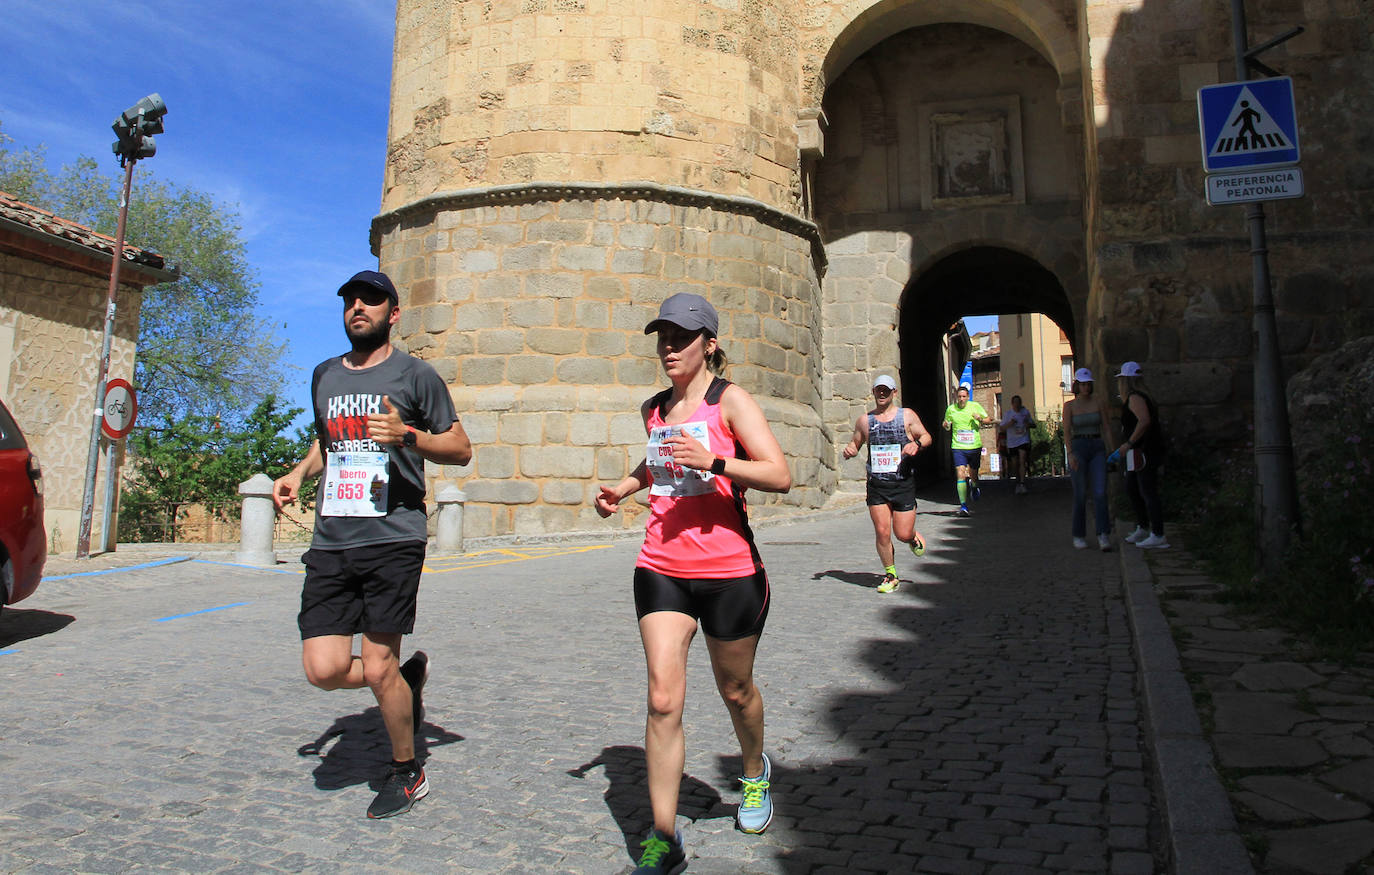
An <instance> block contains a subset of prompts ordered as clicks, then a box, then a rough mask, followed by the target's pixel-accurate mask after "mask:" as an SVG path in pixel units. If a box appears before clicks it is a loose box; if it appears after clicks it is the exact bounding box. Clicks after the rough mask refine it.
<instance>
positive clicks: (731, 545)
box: [636, 377, 759, 578]
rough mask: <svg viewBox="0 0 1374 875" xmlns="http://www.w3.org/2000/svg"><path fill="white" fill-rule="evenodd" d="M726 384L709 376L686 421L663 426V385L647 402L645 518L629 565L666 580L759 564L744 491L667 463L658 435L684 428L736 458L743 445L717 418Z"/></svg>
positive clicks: (728, 573) (734, 572)
mask: <svg viewBox="0 0 1374 875" xmlns="http://www.w3.org/2000/svg"><path fill="white" fill-rule="evenodd" d="M728 386H730V383H729V382H727V381H726V380H722V379H720V378H719V377H717V378H715V379H714V380H713V381H712V383H711V386H710V387H709V388H708V389H707V390H706V398H705V399H704V400H703V401H702V403H701V406H700V407H698V408H697V409H696V410H695V411H693V413H692V415H691V416H690V417H689V418H688V420H687V421H686V422H682V423H677V424H674V425H665V424H664V423H663V406H664V405H665V404H666V403H667V401H668V396H669V394H670V393H671V391H672V390H671V389H669V390H665V391H663V392H660V393H659V394H658V395H655V396H654V398H653V399H652V401H653V409H652V411H651V412H650V414H649V442H648V445H647V447H646V449H645V470H646V471H647V472H648V475H649V483H650V485H649V521H648V523H647V524H646V525H645V529H644V546H643V547H642V548H641V549H640V551H639V560H638V562H637V563H636V565H638V566H639V567H641V568H647V569H649V570H650V571H657V572H658V573H659V574H666V575H669V576H671V577H686V578H722V577H747V576H749V575H751V574H753V573H754V571H755V569H756V568H757V567H758V565H759V560H758V552H757V551H756V550H755V548H754V535H753V532H752V531H751V530H750V529H749V516H748V512H747V509H746V506H745V502H744V489H743V488H738V487H736V486H735V484H734V483H733V482H732V481H731V480H730V478H728V477H725V476H723V475H719V474H712V473H711V472H710V471H696V470H693V469H691V468H684V467H681V466H679V465H675V464H673V460H672V454H671V453H670V452H669V451H668V448H667V447H666V446H664V445H663V441H664V439H666V438H668V437H670V436H671V435H673V434H676V433H678V432H679V431H685V432H687V433H688V434H689V435H691V436H692V437H694V438H696V439H697V440H698V441H700V442H701V443H702V444H703V445H704V446H705V447H706V448H707V449H708V450H710V451H711V452H712V453H714V454H716V455H717V456H724V457H726V458H731V457H734V458H743V457H744V451H743V448H742V447H740V446H739V444H738V443H737V442H736V441H735V436H734V434H733V433H731V432H730V431H729V430H727V429H726V428H725V425H724V424H723V423H722V422H721V421H720V398H721V395H722V394H723V393H724V392H725V389H726V388H727V387H728Z"/></svg>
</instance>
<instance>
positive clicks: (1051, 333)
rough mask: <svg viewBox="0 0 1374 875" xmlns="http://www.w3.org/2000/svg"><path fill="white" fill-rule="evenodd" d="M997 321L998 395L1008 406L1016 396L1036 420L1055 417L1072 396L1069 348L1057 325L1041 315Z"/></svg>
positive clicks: (1006, 316)
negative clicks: (999, 350)
mask: <svg viewBox="0 0 1374 875" xmlns="http://www.w3.org/2000/svg"><path fill="white" fill-rule="evenodd" d="M997 318H998V327H999V328H1000V329H1001V332H1002V356H1001V360H1002V392H1003V396H1004V397H1005V399H1006V401H1007V403H1008V404H1010V403H1011V396H1013V395H1020V396H1021V403H1022V404H1024V405H1025V406H1026V407H1028V408H1030V411H1031V413H1032V415H1034V416H1035V418H1036V419H1041V418H1043V417H1045V416H1050V415H1057V414H1059V412H1060V410H1061V409H1062V408H1063V406H1064V402H1065V401H1066V400H1068V398H1069V397H1071V395H1072V394H1073V393H1072V392H1071V391H1070V388H1071V387H1072V386H1073V371H1074V360H1073V347H1072V345H1071V344H1070V343H1069V338H1068V335H1066V334H1065V333H1064V331H1063V329H1061V328H1060V327H1059V326H1058V325H1056V324H1055V323H1054V321H1053V320H1051V319H1050V318H1049V317H1048V316H1045V315H1043V314H1041V313H1013V314H1009V315H1002V316H999V317H997Z"/></svg>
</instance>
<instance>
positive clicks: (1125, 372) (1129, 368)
mask: <svg viewBox="0 0 1374 875" xmlns="http://www.w3.org/2000/svg"><path fill="white" fill-rule="evenodd" d="M1117 376H1118V377H1138V376H1140V362H1126V363H1124V364H1122V366H1121V373H1119V374H1117Z"/></svg>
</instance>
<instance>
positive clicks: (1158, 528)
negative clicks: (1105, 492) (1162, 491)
mask: <svg viewBox="0 0 1374 875" xmlns="http://www.w3.org/2000/svg"><path fill="white" fill-rule="evenodd" d="M1126 494H1127V495H1129V496H1130V497H1131V507H1133V508H1134V509H1135V520H1136V524H1137V525H1139V526H1140V527H1141V528H1142V529H1143V528H1146V527H1147V524H1148V527H1149V529H1150V534H1152V535H1162V534H1164V505H1163V504H1162V503H1161V502H1160V500H1159V468H1158V467H1157V466H1156V465H1153V464H1151V465H1147V466H1145V467H1144V468H1142V469H1141V470H1139V471H1127V472H1126Z"/></svg>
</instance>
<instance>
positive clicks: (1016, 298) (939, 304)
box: [897, 246, 1075, 478]
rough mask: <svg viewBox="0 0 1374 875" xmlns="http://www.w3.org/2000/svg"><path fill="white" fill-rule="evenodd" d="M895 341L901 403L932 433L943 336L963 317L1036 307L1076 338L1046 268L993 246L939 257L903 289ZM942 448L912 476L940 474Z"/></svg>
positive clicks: (946, 379) (942, 395)
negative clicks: (899, 375) (939, 258)
mask: <svg viewBox="0 0 1374 875" xmlns="http://www.w3.org/2000/svg"><path fill="white" fill-rule="evenodd" d="M898 313H899V316H898V325H897V331H898V338H897V345H898V349H899V354H900V370H901V382H902V386H903V388H904V392H905V399H904V400H905V402H906V406H908V407H910V408H912V409H913V410H915V411H916V413H917V414H918V415H919V416H920V417H921V421H922V422H924V423H925V424H926V427H927V428H929V429H931V430H932V432H933V431H935V430H936V429H938V428H939V423H940V421H941V419H942V418H943V415H944V410H945V407H946V406H947V405H948V404H949V402H950V396H949V392H950V384H951V374H950V368H951V366H952V367H953V368H954V371H955V373H956V374H957V372H958V370H959V368H960V367H961V366H962V364H963V358H960V357H959V356H960V355H966V351H962V352H961V351H959V350H955V351H954V355H955V358H957V360H956V361H949V360H947V359H946V352H945V350H946V343H947V341H946V337H947V335H948V333H949V331H950V328H951V326H953V325H954V324H955V323H956V322H958V320H959V319H960V318H961V317H963V316H981V315H989V316H994V315H1002V314H1010V313H1043V314H1045V315H1046V316H1048V317H1049V318H1050V319H1052V320H1053V321H1054V323H1055V324H1056V325H1058V326H1059V327H1060V329H1061V330H1063V332H1064V333H1065V334H1066V335H1068V337H1070V338H1073V337H1074V336H1075V331H1074V320H1073V310H1072V308H1071V307H1070V306H1069V299H1068V297H1067V295H1066V294H1065V292H1064V288H1063V286H1062V285H1061V284H1060V282H1059V279H1058V277H1056V276H1055V275H1054V274H1053V273H1051V272H1050V271H1049V270H1047V269H1045V268H1044V267H1043V266H1042V265H1040V264H1039V263H1038V262H1037V261H1035V260H1034V259H1032V258H1029V257H1028V256H1025V255H1022V254H1021V253H1018V252H1013V251H1011V250H1009V249H1004V248H1000V247H995V246H971V247H969V248H967V249H963V250H961V251H958V252H955V253H953V254H951V255H948V256H946V257H945V258H942V259H941V260H939V261H938V262H936V263H935V264H933V265H931V266H930V267H929V268H928V269H927V270H925V271H923V272H922V273H921V274H920V275H919V276H916V277H914V278H913V279H912V280H911V282H910V283H908V284H907V287H906V288H905V289H904V290H903V292H902V298H901V304H900V306H899V310H898ZM944 455H945V454H943V453H932V454H930V455H928V456H926V457H924V459H923V460H922V462H921V466H920V467H918V474H919V475H920V476H921V477H923V478H933V477H935V476H937V475H938V474H940V473H942V471H941V463H942V459H943V457H944Z"/></svg>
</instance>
